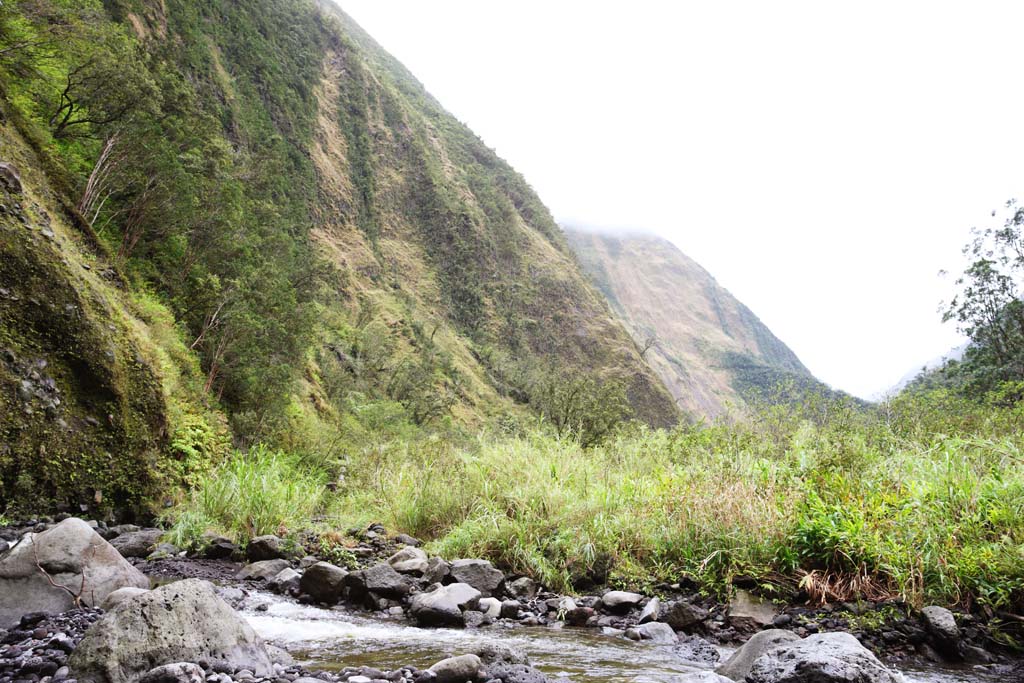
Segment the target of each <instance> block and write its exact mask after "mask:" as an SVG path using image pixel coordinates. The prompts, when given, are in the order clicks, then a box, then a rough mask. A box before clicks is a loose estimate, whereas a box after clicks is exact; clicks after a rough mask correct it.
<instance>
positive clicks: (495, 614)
mask: <svg viewBox="0 0 1024 683" xmlns="http://www.w3.org/2000/svg"><path fill="white" fill-rule="evenodd" d="M477 609H479V610H480V611H481V612H483V613H484V616H486V617H490V618H491V619H499V618H501V600H498V599H497V598H480V604H479V606H478V607H477Z"/></svg>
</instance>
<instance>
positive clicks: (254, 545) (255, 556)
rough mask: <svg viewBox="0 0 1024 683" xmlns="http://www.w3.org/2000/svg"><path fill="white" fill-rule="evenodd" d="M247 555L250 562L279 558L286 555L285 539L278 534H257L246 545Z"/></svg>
mask: <svg viewBox="0 0 1024 683" xmlns="http://www.w3.org/2000/svg"><path fill="white" fill-rule="evenodd" d="M245 556H246V558H247V559H248V560H249V561H250V562H261V561H264V560H277V559H282V558H284V556H285V551H284V541H282V540H281V539H280V538H278V537H277V536H273V535H266V536H257V537H256V538H254V539H252V540H251V541H249V545H247V546H245Z"/></svg>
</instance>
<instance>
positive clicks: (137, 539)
mask: <svg viewBox="0 0 1024 683" xmlns="http://www.w3.org/2000/svg"><path fill="white" fill-rule="evenodd" d="M163 535H164V532H163V531H162V530H161V529H141V530H139V531H130V532H127V533H122V534H119V535H117V536H115V537H114V539H113V540H112V541H110V545H112V546H114V547H115V548H117V552H119V553H121V554H122V555H123V556H125V557H146V556H147V555H149V554H150V553H151V552H153V550H154V549H156V544H157V543H159V542H160V538H161V537H162V536H163Z"/></svg>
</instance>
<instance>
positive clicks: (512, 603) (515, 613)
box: [501, 600, 523, 619]
mask: <svg viewBox="0 0 1024 683" xmlns="http://www.w3.org/2000/svg"><path fill="white" fill-rule="evenodd" d="M522 608H523V605H522V603H520V602H519V601H518V600H504V601H502V603H501V618H502V619H518V618H519V610H521V609H522Z"/></svg>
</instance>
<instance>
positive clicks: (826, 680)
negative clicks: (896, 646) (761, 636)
mask: <svg viewBox="0 0 1024 683" xmlns="http://www.w3.org/2000/svg"><path fill="white" fill-rule="evenodd" d="M746 680H747V683H902V681H903V677H902V676H900V675H898V674H896V673H894V672H893V671H891V670H890V669H888V668H886V667H885V666H884V665H883V664H882V663H881V662H879V661H878V659H877V658H876V657H875V656H874V655H873V654H871V651H870V650H868V649H867V648H866V647H864V646H863V645H861V644H860V642H859V641H858V640H857V639H856V638H854V637H853V636H851V635H850V634H849V633H842V632H835V633H818V634H815V635H813V636H808V637H807V638H805V639H803V640H800V641H796V642H791V643H786V644H783V645H780V646H778V647H775V648H773V649H770V650H768V651H767V652H765V653H764V654H762V655H761V656H760V657H758V658H757V659H756V660H754V663H753V665H752V666H751V667H750V673H749V674H747V678H746Z"/></svg>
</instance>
